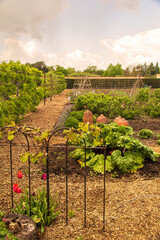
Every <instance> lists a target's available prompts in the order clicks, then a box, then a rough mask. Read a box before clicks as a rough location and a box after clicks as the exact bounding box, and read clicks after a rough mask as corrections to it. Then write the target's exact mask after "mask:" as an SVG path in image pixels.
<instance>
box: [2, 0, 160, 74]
mask: <svg viewBox="0 0 160 240" xmlns="http://www.w3.org/2000/svg"><path fill="white" fill-rule="evenodd" d="M0 60H1V61H2V60H5V61H8V60H14V61H17V60H20V61H21V62H22V63H26V62H30V63H34V62H37V61H45V62H46V64H47V65H48V66H51V65H53V66H54V65H56V64H59V65H62V66H64V67H75V68H76V69H79V70H83V69H85V68H87V66H88V65H95V66H97V67H98V68H99V69H100V68H102V69H106V68H107V67H108V65H109V64H110V63H112V64H116V63H121V64H122V66H123V67H127V66H129V65H136V64H138V63H144V62H147V63H148V64H149V63H150V62H154V63H156V62H157V61H158V62H159V65H160V0H0Z"/></svg>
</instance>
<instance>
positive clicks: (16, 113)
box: [0, 61, 66, 127]
mask: <svg viewBox="0 0 160 240" xmlns="http://www.w3.org/2000/svg"><path fill="white" fill-rule="evenodd" d="M33 66H35V67H36V68H34V67H33ZM38 69H40V70H38ZM42 71H43V72H42ZM46 72H48V69H47V67H46V65H45V63H44V62H37V63H36V64H33V65H31V64H26V65H24V64H21V63H20V62H19V61H17V62H13V61H10V62H9V63H5V62H3V63H1V64H0V86H1V87H0V127H3V126H4V125H7V124H9V123H10V122H11V121H15V122H16V123H17V122H19V119H20V117H22V116H23V115H24V114H26V113H27V112H30V111H35V110H36V106H37V105H38V104H39V102H40V101H41V100H42V98H43V97H51V96H52V95H55V94H59V93H60V92H61V91H63V90H64V89H65V88H66V82H65V79H64V75H63V73H62V72H55V73H54V72H53V71H50V72H48V73H47V74H46V79H45V80H44V78H43V77H42V76H43V74H44V73H46Z"/></svg>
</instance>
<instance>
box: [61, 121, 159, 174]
mask: <svg viewBox="0 0 160 240" xmlns="http://www.w3.org/2000/svg"><path fill="white" fill-rule="evenodd" d="M65 133H66V134H67V136H68V138H69V143H70V144H71V145H74V146H79V148H76V149H75V150H74V151H72V153H71V156H72V157H73V158H75V159H76V160H77V161H78V162H79V163H80V165H81V167H84V166H85V154H86V166H87V167H90V168H91V169H92V170H93V171H94V172H96V173H104V161H105V167H106V169H105V171H107V172H111V171H113V170H116V169H118V170H120V171H121V172H122V173H126V172H130V173H135V172H137V170H138V169H140V168H142V167H143V166H144V164H145V160H146V159H149V160H151V161H156V157H159V154H157V153H155V152H153V150H152V149H150V148H149V147H147V146H145V145H144V144H143V143H142V142H141V141H140V140H138V139H137V138H134V137H133V129H132V128H131V127H130V126H124V125H122V126H118V125H117V123H115V122H112V123H110V124H99V123H97V124H94V125H89V124H88V123H87V124H84V123H79V127H78V128H77V129H73V128H72V129H70V130H66V131H65ZM103 147H104V150H103V149H102V148H103ZM105 151H106V155H105Z"/></svg>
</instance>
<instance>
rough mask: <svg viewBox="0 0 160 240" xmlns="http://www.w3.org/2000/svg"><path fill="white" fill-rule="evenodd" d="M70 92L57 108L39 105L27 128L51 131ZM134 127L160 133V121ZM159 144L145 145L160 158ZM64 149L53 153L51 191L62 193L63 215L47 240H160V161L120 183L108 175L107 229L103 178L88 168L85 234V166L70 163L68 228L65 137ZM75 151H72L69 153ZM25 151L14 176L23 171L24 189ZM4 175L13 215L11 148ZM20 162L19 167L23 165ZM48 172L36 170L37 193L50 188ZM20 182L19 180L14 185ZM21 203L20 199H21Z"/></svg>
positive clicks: (0, 201)
mask: <svg viewBox="0 0 160 240" xmlns="http://www.w3.org/2000/svg"><path fill="white" fill-rule="evenodd" d="M66 94H67V92H65V93H63V94H60V95H59V97H58V96H56V97H55V99H53V100H52V101H51V102H49V100H47V102H46V106H43V103H41V105H39V107H38V109H37V110H36V111H35V112H34V113H30V114H28V115H27V116H26V118H25V119H24V121H23V124H26V125H27V126H34V127H37V126H40V127H41V128H43V129H45V130H46V129H50V128H52V127H53V126H54V124H55V123H56V122H57V120H58V118H59V116H60V114H61V113H62V111H63V109H64V107H65V106H66V104H68V100H67V95H66ZM129 123H130V126H131V127H133V130H134V131H135V136H137V133H138V131H139V130H141V129H144V128H149V129H150V130H152V131H154V132H155V133H158V132H159V129H160V119H159V118H158V119H152V118H150V117H145V118H143V119H141V120H138V119H137V120H129ZM156 140H157V139H156V138H155V137H152V138H151V139H149V140H142V142H143V143H144V144H146V145H147V146H149V147H151V148H153V149H156V151H159V152H160V147H159V146H158V145H157V144H156ZM57 143H58V144H59V147H58V146H55V147H54V148H53V149H51V150H50V159H51V160H50V164H51V165H50V189H51V193H57V198H58V201H59V202H60V205H59V207H58V208H59V210H60V211H61V214H60V215H59V216H58V217H57V220H56V221H54V222H53V223H52V224H51V225H50V226H49V227H46V229H45V232H44V234H43V235H41V239H44V240H48V239H68V240H72V239H74V240H76V239H77V240H80V239H81V240H82V239H84V240H89V239H100V240H104V239H113V240H114V239H123V240H125V239H126V240H128V239H133V240H134V239H151V240H157V239H159V238H160V235H159V230H160V219H159V216H160V215H159V209H160V201H159V200H160V188H159V184H160V161H159V159H158V160H157V162H155V163H154V162H151V161H146V164H145V166H144V168H142V169H140V170H139V171H138V172H137V173H135V174H129V173H127V174H125V175H122V174H120V173H119V172H118V175H119V176H118V177H117V175H116V174H114V173H107V174H106V198H105V199H106V201H105V202H106V224H105V232H104V231H102V228H103V175H101V174H100V175H97V174H95V173H94V172H92V171H90V169H88V168H87V218H86V220H87V227H86V228H84V169H83V168H81V167H80V165H79V163H78V162H76V161H74V160H73V159H71V158H69V159H68V160H69V161H68V173H69V176H68V181H69V182H68V187H69V222H68V226H66V216H65V202H66V195H65V186H66V185H65V179H66V177H65V153H64V151H63V150H64V143H63V139H62V138H61V137H60V138H59V140H58V142H57ZM69 151H70V150H69ZM20 152H21V148H20V147H15V148H14V154H13V155H14V156H13V175H14V176H15V175H16V173H17V171H18V170H22V171H23V173H24V179H23V184H22V187H25V186H26V185H27V184H28V173H27V165H26V164H23V163H22V162H21V161H20V160H19V154H20ZM0 153H1V164H0V172H1V173H2V179H3V181H1V184H0V191H1V195H0V210H3V211H4V212H5V213H7V212H9V209H10V207H11V201H10V199H11V195H10V162H9V146H3V147H2V148H1V149H0ZM17 161H18V164H17ZM41 171H45V168H44V166H43V165H41V164H40V165H36V166H35V165H33V164H32V166H31V172H32V174H31V190H32V191H35V190H36V189H37V182H38V187H39V188H40V187H43V186H44V185H46V182H45V181H44V180H42V179H40V172H41ZM13 180H14V181H17V180H16V177H14V179H13ZM15 198H16V199H18V196H17V195H16V196H15Z"/></svg>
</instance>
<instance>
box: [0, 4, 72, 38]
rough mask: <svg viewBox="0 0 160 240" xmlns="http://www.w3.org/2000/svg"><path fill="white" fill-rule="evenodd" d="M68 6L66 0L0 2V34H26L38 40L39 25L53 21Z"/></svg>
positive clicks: (40, 30)
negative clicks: (49, 20)
mask: <svg viewBox="0 0 160 240" xmlns="http://www.w3.org/2000/svg"><path fill="white" fill-rule="evenodd" d="M68 6H69V3H68V0H3V1H2V0H1V1H0V16H1V17H0V29H1V32H7V33H8V34H10V36H15V34H21V33H27V34H30V36H32V37H34V38H40V37H41V32H42V26H41V23H43V22H44V21H46V20H48V19H54V18H55V17H56V16H57V15H58V14H60V13H61V12H62V11H63V10H64V9H65V8H66V7H68Z"/></svg>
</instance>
